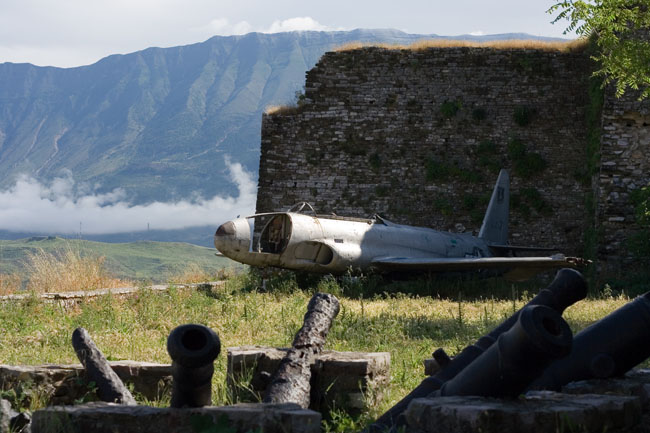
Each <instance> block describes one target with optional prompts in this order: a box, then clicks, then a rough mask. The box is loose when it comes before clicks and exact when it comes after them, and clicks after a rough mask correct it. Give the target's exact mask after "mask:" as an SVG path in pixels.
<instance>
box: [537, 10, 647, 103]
mask: <svg viewBox="0 0 650 433" xmlns="http://www.w3.org/2000/svg"><path fill="white" fill-rule="evenodd" d="M548 13H551V14H554V13H558V15H557V16H556V17H555V19H554V20H553V23H556V22H558V21H561V20H567V21H568V22H569V25H568V26H567V28H566V30H565V31H564V33H565V34H566V33H567V32H572V31H574V30H575V32H576V34H577V35H578V36H580V37H589V36H591V35H593V36H594V37H595V38H596V43H597V44H598V48H599V52H598V54H596V55H595V56H593V59H594V60H596V61H598V62H599V63H600V69H598V70H597V71H596V72H595V73H594V74H595V75H601V76H603V77H604V84H607V83H610V82H614V83H615V85H616V96H618V97H620V96H621V95H623V93H624V92H625V90H626V89H628V88H629V89H634V90H640V96H639V99H645V98H647V97H648V96H650V0H588V1H582V0H565V1H560V2H558V3H556V4H554V5H553V6H551V7H550V8H549V10H548ZM639 35H643V38H639V37H638V36H639Z"/></svg>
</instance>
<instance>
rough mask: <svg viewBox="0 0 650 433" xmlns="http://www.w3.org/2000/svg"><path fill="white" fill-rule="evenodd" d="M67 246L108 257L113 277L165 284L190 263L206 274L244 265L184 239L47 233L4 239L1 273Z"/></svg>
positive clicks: (12, 271) (19, 270) (0, 250)
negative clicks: (98, 238)
mask: <svg viewBox="0 0 650 433" xmlns="http://www.w3.org/2000/svg"><path fill="white" fill-rule="evenodd" d="M66 249H71V250H73V251H76V252H79V253H80V254H81V255H82V256H89V257H104V258H105V260H104V265H105V267H106V270H107V271H108V273H110V274H111V276H113V277H115V278H120V279H126V280H132V281H146V282H154V283H164V282H167V281H169V279H170V278H172V277H173V276H177V275H180V274H183V273H184V272H185V271H186V270H187V269H188V268H189V267H190V265H192V267H194V268H196V269H200V270H202V271H204V272H205V273H217V272H219V271H220V270H223V269H224V268H233V269H241V268H242V265H240V264H238V263H236V262H233V261H232V260H230V259H227V258H225V257H216V256H215V255H214V254H215V252H216V250H215V249H214V248H206V247H199V246H196V245H191V244H186V243H180V242H151V241H141V242H132V243H105V242H92V241H86V240H80V239H62V238H59V237H45V236H44V237H34V238H29V239H19V240H12V241H9V240H0V274H5V275H8V274H19V275H22V274H24V273H25V272H26V271H27V269H26V268H27V263H28V258H29V257H30V255H33V254H35V253H37V252H38V251H39V250H43V251H45V252H48V253H55V252H60V251H64V250H66Z"/></svg>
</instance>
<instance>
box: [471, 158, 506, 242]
mask: <svg viewBox="0 0 650 433" xmlns="http://www.w3.org/2000/svg"><path fill="white" fill-rule="evenodd" d="M509 213H510V176H509V175H508V171H507V170H501V171H500V172H499V178H498V179H497V183H496V185H494V190H493V191H492V198H491V199H490V204H488V208H487V211H486V212H485V217H484V218H483V224H482V225H481V230H480V231H479V233H478V237H479V238H482V239H483V240H485V241H486V242H487V243H488V244H498V245H506V243H507V241H508V217H509Z"/></svg>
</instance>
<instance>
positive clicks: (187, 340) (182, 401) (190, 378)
mask: <svg viewBox="0 0 650 433" xmlns="http://www.w3.org/2000/svg"><path fill="white" fill-rule="evenodd" d="M220 351H221V342H220V341H219V336H218V335H217V334H216V333H215V332H214V331H213V330H212V329H210V328H208V327H207V326H203V325H196V324H188V325H181V326H178V327H177V328H174V330H172V332H171V333H170V334H169V337H167V352H168V353H169V356H170V357H171V358H172V399H171V404H170V406H171V407H201V406H209V405H211V404H212V399H211V382H212V374H213V373H214V360H215V359H216V358H217V356H218V355H219V352H220Z"/></svg>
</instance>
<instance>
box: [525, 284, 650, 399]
mask: <svg viewBox="0 0 650 433" xmlns="http://www.w3.org/2000/svg"><path fill="white" fill-rule="evenodd" d="M573 341H574V343H573V349H572V351H571V354H570V355H569V356H568V357H566V358H565V359H562V360H558V361H555V362H553V363H552V364H551V365H550V366H549V367H548V368H547V369H546V371H544V374H543V375H542V376H541V377H540V378H539V379H538V380H536V381H535V382H534V383H533V384H532V385H531V387H530V388H531V389H550V390H559V389H560V388H561V387H562V386H564V385H566V384H567V383H569V382H573V381H576V380H584V379H592V378H607V377H614V376H621V375H623V374H625V372H627V371H628V370H630V369H631V368H632V367H634V366H636V365H637V364H639V363H640V362H643V361H644V360H645V359H646V358H648V357H649V356H650V292H647V293H645V294H644V295H642V296H639V297H638V298H636V299H635V300H633V301H631V302H629V303H627V304H626V305H624V306H622V307H621V308H619V309H618V310H616V311H614V312H612V313H611V314H609V315H608V316H606V317H604V318H602V319H601V320H599V321H598V322H596V323H594V324H592V325H590V326H588V327H587V328H585V329H583V330H582V331H580V332H579V333H578V334H576V336H575V338H574V339H573Z"/></svg>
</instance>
